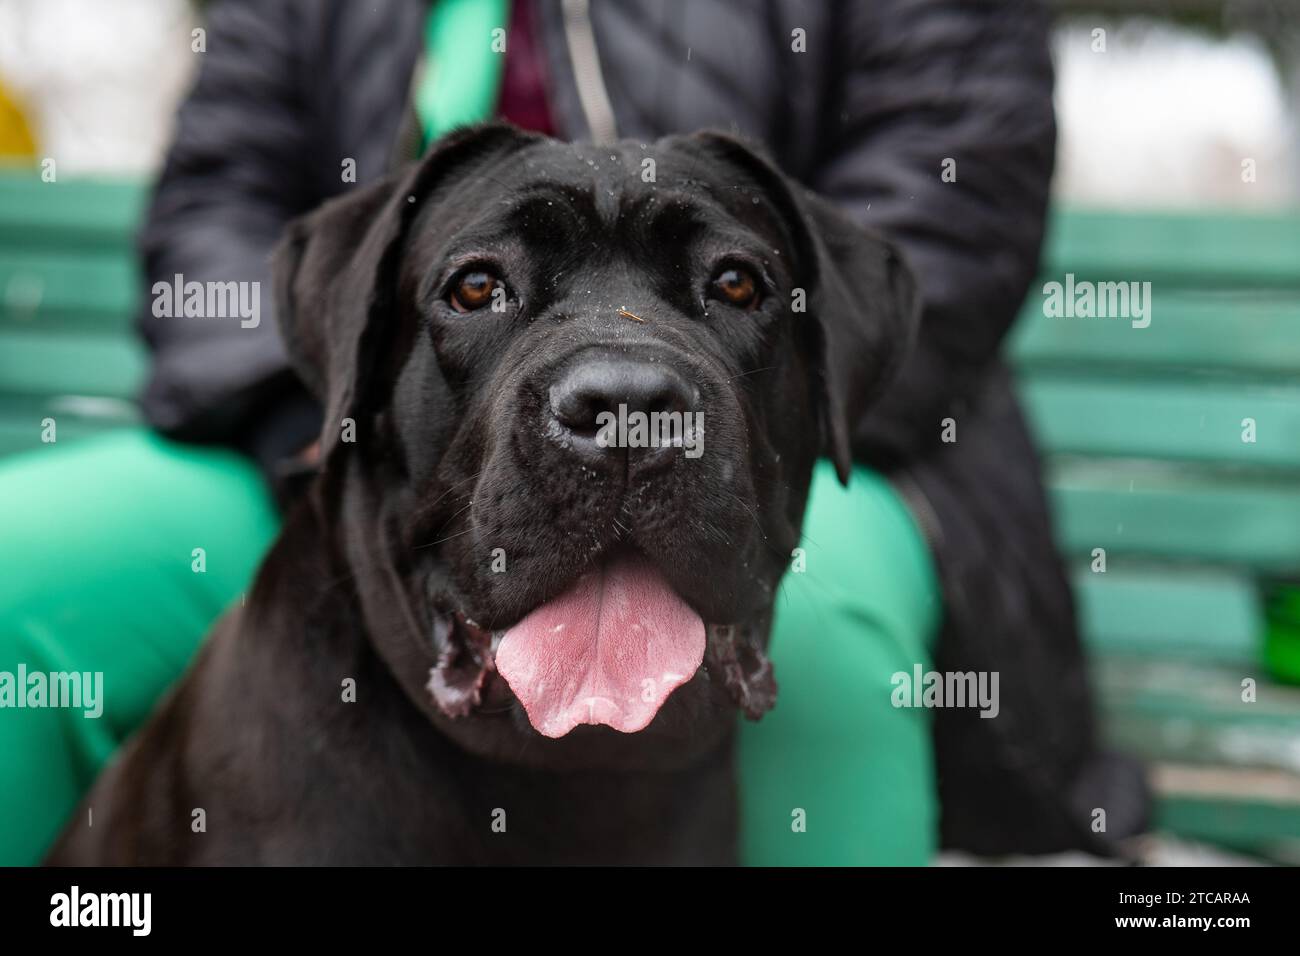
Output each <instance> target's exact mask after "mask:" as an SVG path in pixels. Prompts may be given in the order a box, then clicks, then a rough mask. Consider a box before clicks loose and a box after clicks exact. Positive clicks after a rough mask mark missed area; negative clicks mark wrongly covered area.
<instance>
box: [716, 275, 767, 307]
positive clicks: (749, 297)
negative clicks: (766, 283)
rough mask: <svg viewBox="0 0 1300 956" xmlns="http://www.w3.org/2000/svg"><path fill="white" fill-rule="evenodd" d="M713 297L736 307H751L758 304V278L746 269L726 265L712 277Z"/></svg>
mask: <svg viewBox="0 0 1300 956" xmlns="http://www.w3.org/2000/svg"><path fill="white" fill-rule="evenodd" d="M713 292H714V297H715V298H717V299H721V300H722V301H723V302H726V303H728V304H730V305H734V306H735V307H736V308H738V309H753V308H754V307H755V306H757V305H758V280H757V279H755V278H754V274H753V273H752V272H750V271H749V270H748V269H745V268H743V267H741V266H727V267H726V268H725V269H723V270H722V271H721V272H719V273H718V274H717V275H716V276H715V277H714V279H713Z"/></svg>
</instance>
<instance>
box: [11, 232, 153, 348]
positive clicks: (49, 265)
mask: <svg viewBox="0 0 1300 956" xmlns="http://www.w3.org/2000/svg"><path fill="white" fill-rule="evenodd" d="M139 294H140V282H139V277H138V275H137V272H136V266H135V262H134V259H133V256H132V254H131V253H130V252H129V251H128V250H125V249H123V250H106V251H102V252H96V253H93V254H85V253H76V252H49V251H32V250H24V251H16V250H12V249H0V335H3V334H4V332H5V331H6V330H7V329H8V328H11V327H17V328H32V327H39V328H41V329H45V330H51V331H54V330H64V331H69V332H71V331H91V332H100V333H102V332H104V331H108V330H116V331H120V332H121V334H122V335H124V336H129V335H132V334H133V333H132V331H131V328H130V324H131V321H132V319H133V317H134V314H135V309H136V302H137V297H138V296H139Z"/></svg>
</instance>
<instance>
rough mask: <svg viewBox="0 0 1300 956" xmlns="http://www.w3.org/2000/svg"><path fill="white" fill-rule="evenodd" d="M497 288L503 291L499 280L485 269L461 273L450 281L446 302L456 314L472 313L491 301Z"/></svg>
mask: <svg viewBox="0 0 1300 956" xmlns="http://www.w3.org/2000/svg"><path fill="white" fill-rule="evenodd" d="M498 288H502V289H504V286H503V285H502V283H501V280H500V279H498V278H497V277H496V276H495V275H493V274H492V273H491V272H488V271H487V270H485V269H472V270H470V271H468V272H463V273H461V274H460V275H459V276H457V277H456V279H455V280H453V281H452V284H451V292H450V293H448V295H447V301H448V302H449V303H450V304H451V307H452V308H453V309H455V310H456V311H457V312H473V311H475V310H476V309H481V308H483V307H484V306H485V305H487V304H488V303H489V302H491V301H492V296H493V294H494V293H495V292H496V290H497V289H498Z"/></svg>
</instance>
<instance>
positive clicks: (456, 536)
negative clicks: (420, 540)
mask: <svg viewBox="0 0 1300 956" xmlns="http://www.w3.org/2000/svg"><path fill="white" fill-rule="evenodd" d="M473 530H474V529H473V528H466V529H465V530H464V531H457V532H456V533H455V534H449V535H447V536H446V537H445V538H439V539H438V540H437V541H430V542H429V543H428V544H417V545H416V546H415V547H414V548H413V549H412V550H415V551H423V550H424V549H425V548H432V547H434V546H436V545H439V544H442V543H443V542H444V541H450V540H451V539H452V538H459V537H460V536H461V535H463V534H469V533H470V532H471V531H473Z"/></svg>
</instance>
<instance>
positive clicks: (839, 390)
mask: <svg viewBox="0 0 1300 956" xmlns="http://www.w3.org/2000/svg"><path fill="white" fill-rule="evenodd" d="M276 270H277V273H276V274H277V295H278V315H279V320H280V322H281V327H282V330H283V335H284V338H285V341H286V343H287V347H288V350H289V353H290V355H291V357H292V359H293V361H294V364H295V367H296V368H297V370H298V371H299V374H300V375H301V376H302V378H303V379H304V381H305V382H306V383H307V384H308V386H309V387H310V388H311V389H312V390H313V391H314V392H315V394H316V395H317V397H318V398H319V399H320V400H321V401H322V403H323V404H324V406H325V409H326V412H325V425H324V431H323V434H322V438H321V446H322V462H323V474H322V477H321V478H320V479H319V481H318V483H317V488H316V500H317V503H318V506H319V507H321V508H323V509H324V512H325V514H326V516H327V520H328V521H329V522H331V523H332V527H333V529H334V532H335V535H336V542H337V545H338V552H339V554H340V555H342V557H343V560H344V561H345V562H346V563H347V565H348V571H350V572H351V574H353V575H355V580H356V582H357V590H358V594H359V596H360V599H361V605H362V609H363V613H364V616H365V621H366V627H367V631H368V632H369V634H370V637H371V640H372V641H373V642H374V643H375V645H376V646H377V648H378V649H379V651H380V654H381V656H382V657H383V659H384V660H385V662H386V663H387V665H388V666H389V667H390V668H391V669H392V670H393V672H394V673H395V675H396V676H397V678H398V680H399V682H400V683H401V684H402V686H403V687H404V688H405V690H406V691H407V693H408V694H409V695H410V696H411V697H412V699H413V700H415V701H416V703H417V704H418V705H420V706H421V707H423V708H424V709H425V710H426V711H427V712H428V713H429V714H430V716H431V717H432V718H433V719H434V720H435V721H436V722H437V723H438V724H439V725H440V726H441V727H442V728H443V729H444V730H445V731H446V732H447V733H448V734H450V735H451V736H452V737H453V738H454V739H456V740H457V741H459V742H460V743H461V744H462V745H463V746H465V747H467V748H469V749H471V750H473V751H475V752H478V753H482V754H489V755H494V756H498V757H505V758H509V759H523V760H539V759H540V760H545V761H547V762H548V763H549V764H554V763H557V762H558V763H561V764H567V765H611V764H620V765H649V764H656V765H660V764H663V763H665V761H666V762H672V761H674V760H684V759H689V758H690V756H691V755H692V754H694V753H698V752H700V751H701V750H702V748H705V747H708V746H710V745H711V744H712V743H716V741H717V740H719V739H721V737H722V736H723V735H724V734H725V733H726V731H727V729H728V728H729V727H730V726H731V724H732V723H733V722H734V715H735V711H736V709H737V707H739V708H740V709H741V710H743V711H744V712H746V713H747V714H748V715H749V716H751V717H756V716H758V715H759V714H761V713H762V712H763V711H765V710H766V709H767V708H769V707H770V706H771V705H772V702H773V698H774V695H775V691H776V687H775V683H774V681H773V675H772V673H771V667H770V665H769V664H768V661H767V658H766V656H765V654H764V648H765V646H766V643H767V636H768V627H769V621H770V615H771V610H772V605H773V600H774V596H775V594H776V591H777V585H778V583H779V582H780V580H781V577H782V574H783V573H784V572H785V570H786V567H787V564H788V562H789V561H790V559H791V555H792V552H793V551H794V549H795V548H796V547H797V545H798V543H799V530H800V524H801V521H802V516H803V510H804V504H805V500H806V497H807V491H808V485H809V480H810V474H811V469H812V466H813V462H814V460H815V459H816V457H817V456H818V455H819V454H823V455H826V456H829V457H830V458H831V459H833V461H834V462H835V465H836V467H837V469H838V470H839V473H840V475H841V478H842V479H845V480H846V479H847V475H848V469H849V464H850V449H849V430H850V425H851V423H852V422H853V420H854V419H855V417H856V416H858V415H859V414H861V413H862V411H863V410H864V408H865V406H866V405H867V403H868V402H869V401H870V399H871V397H872V396H873V394H874V393H875V392H876V391H877V390H878V389H879V388H880V387H881V386H882V385H883V384H884V383H885V382H886V380H887V379H888V376H889V373H890V371H891V369H892V368H893V367H894V366H895V365H896V364H897V362H898V360H899V358H900V356H901V355H902V353H903V351H904V348H905V346H906V344H907V342H908V340H909V338H910V334H911V331H912V327H913V325H914V320H915V312H916V302H915V298H916V297H915V295H914V290H913V285H912V281H911V279H910V277H909V274H908V272H907V270H906V269H905V267H904V266H903V265H902V263H901V262H900V260H899V258H898V256H897V254H896V253H895V251H894V250H893V249H892V248H891V247H890V246H889V245H888V244H886V243H885V242H884V241H882V240H881V239H879V238H877V237H876V236H874V235H872V234H870V233H869V232H867V231H865V230H863V229H861V228H859V227H857V226H856V225H854V224H853V223H851V222H849V221H848V220H846V219H845V218H843V217H842V216H841V215H839V214H838V213H836V212H835V211H834V210H833V209H832V208H830V207H829V206H828V205H827V204H826V203H824V202H823V201H821V200H818V199H816V198H815V197H813V196H811V195H809V194H807V193H805V192H804V191H803V190H801V189H800V188H798V187H797V186H795V185H793V184H792V183H790V182H789V181H787V180H786V179H785V178H784V177H783V176H782V175H781V174H780V173H779V172H777V171H776V170H775V169H774V168H773V167H772V166H771V165H770V164H769V163H768V162H767V161H766V160H765V159H763V158H761V157H760V156H759V155H757V154H756V153H755V152H754V151H752V150H751V149H750V148H749V147H747V146H746V145H744V144H743V143H741V142H740V141H738V140H736V139H733V138H731V137H729V136H726V135H722V134H714V133H700V134H695V135H690V136H675V137H670V138H667V139H663V140H660V141H659V142H657V143H655V144H653V145H646V144H637V143H632V142H625V143H621V144H619V145H617V146H609V147H595V146H585V145H584V146H574V145H565V144H561V143H558V142H555V141H553V140H549V139H546V138H543V137H539V136H534V135H529V134H525V133H522V132H520V131H518V130H515V129H513V128H510V127H508V126H502V125H489V126H482V127H477V128H473V129H469V130H464V131H461V132H458V133H455V134H453V135H451V136H450V137H448V138H446V139H444V140H442V141H441V142H440V143H438V144H437V145H435V147H434V148H433V149H432V151H431V152H430V153H429V154H428V155H427V156H426V157H425V158H424V159H423V160H421V161H420V162H419V163H418V164H417V165H415V166H414V167H412V168H411V169H409V170H408V171H406V172H404V173H403V174H401V175H399V176H395V177H391V178H389V179H387V180H384V181H382V182H379V183H377V184H375V185H373V186H370V187H368V188H366V189H363V190H359V191H358V192H356V193H354V194H352V195H350V196H348V197H346V198H344V199H341V200H337V201H335V202H333V203H330V204H328V205H326V206H324V207H322V208H321V209H320V210H318V211H317V212H315V213H313V214H312V215H310V216H308V217H306V218H305V219H302V220H299V221H298V222H296V223H295V224H294V225H293V226H292V227H291V228H290V231H289V233H288V235H287V237H286V238H285V239H284V241H283V242H282V243H281V246H280V249H279V251H278V252H277V256H276ZM813 638H815V635H810V639H813ZM810 652H813V651H812V649H810ZM584 725H598V726H595V727H592V726H584ZM599 725H605V726H599ZM609 728H613V730H611V729H609ZM614 731H623V732H624V733H622V734H619V733H615V732H614ZM632 732H639V733H635V734H632ZM628 734H632V736H628ZM546 738H550V739H546ZM529 741H531V744H530V745H526V744H527V743H528V742H529Z"/></svg>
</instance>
